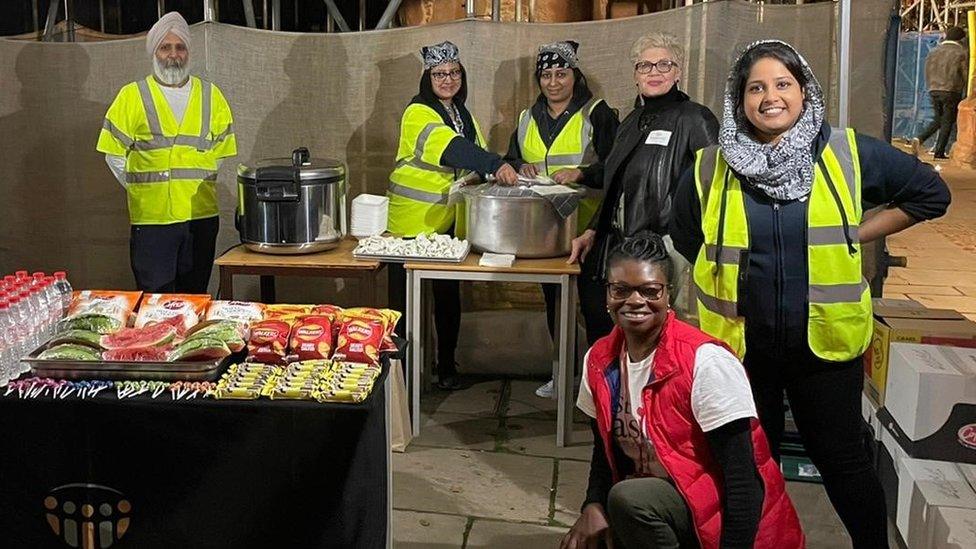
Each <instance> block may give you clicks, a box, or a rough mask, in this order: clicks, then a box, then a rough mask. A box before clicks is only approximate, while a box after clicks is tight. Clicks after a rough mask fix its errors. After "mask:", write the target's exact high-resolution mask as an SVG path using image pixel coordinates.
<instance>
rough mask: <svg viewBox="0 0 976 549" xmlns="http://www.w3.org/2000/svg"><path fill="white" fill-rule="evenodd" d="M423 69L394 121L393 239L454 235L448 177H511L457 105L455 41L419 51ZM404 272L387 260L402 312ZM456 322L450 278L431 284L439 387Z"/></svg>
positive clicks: (453, 372) (452, 385)
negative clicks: (396, 142)
mask: <svg viewBox="0 0 976 549" xmlns="http://www.w3.org/2000/svg"><path fill="white" fill-rule="evenodd" d="M421 55H422V57H423V61H424V73H423V75H422V76H421V77H420V91H419V93H418V94H417V95H415V96H414V98H413V99H412V100H411V101H410V104H409V105H407V109H406V110H405V111H404V113H403V118H402V119H401V120H400V146H399V149H398V151H397V161H396V168H395V169H394V170H393V173H392V174H390V187H389V190H388V191H387V196H389V198H390V210H389V220H388V224H387V228H388V230H389V231H390V232H391V233H393V234H394V235H396V236H405V237H414V236H417V235H418V234H422V233H441V234H453V233H454V231H455V229H456V224H457V221H458V217H457V207H456V206H454V205H450V204H448V200H447V198H448V194H449V193H450V188H451V184H452V183H454V181H456V180H458V179H461V178H463V177H468V176H472V177H475V176H481V177H486V176H488V175H494V176H495V178H496V179H497V180H498V181H499V182H500V183H502V184H506V185H512V184H514V183H515V182H516V181H517V180H518V174H517V173H516V171H515V169H514V168H512V166H510V165H509V164H507V163H505V161H503V160H502V158H501V157H500V156H499V155H497V154H495V153H492V152H489V151H487V150H485V138H484V136H483V135H482V133H481V128H480V127H479V126H478V122H477V121H476V120H475V119H474V117H472V116H471V113H470V112H469V111H468V109H467V108H466V107H465V105H464V101H465V99H466V98H467V95H468V88H467V78H466V75H465V72H464V65H462V64H461V60H460V53H459V51H458V48H457V46H455V45H454V44H452V43H451V42H442V43H440V44H436V45H433V46H426V47H424V48H423V49H422V50H421ZM405 286H406V272H405V271H404V270H403V267H402V266H401V265H397V264H391V265H390V301H391V304H392V306H393V307H396V308H398V309H399V310H403V308H404V304H405V301H406V299H405V296H404V291H405ZM460 324H461V298H460V293H459V286H458V282H457V281H448V280H438V281H434V327H435V329H436V331H437V373H438V382H437V384H438V387H440V388H441V389H445V390H454V389H458V388H459V387H460V384H459V382H458V378H457V367H456V364H455V361H454V351H455V349H456V347H457V339H458V329H459V327H460Z"/></svg>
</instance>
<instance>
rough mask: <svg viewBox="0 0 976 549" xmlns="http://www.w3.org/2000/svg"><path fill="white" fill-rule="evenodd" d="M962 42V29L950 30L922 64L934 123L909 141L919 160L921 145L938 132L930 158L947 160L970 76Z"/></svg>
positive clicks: (965, 51) (966, 54) (967, 57)
mask: <svg viewBox="0 0 976 549" xmlns="http://www.w3.org/2000/svg"><path fill="white" fill-rule="evenodd" d="M965 38H966V33H965V32H963V30H962V29H961V28H959V27H949V28H948V29H946V33H945V39H944V40H943V41H942V43H941V44H939V45H938V46H937V47H936V48H935V49H934V50H932V51H931V52H929V56H928V58H926V60H925V82H926V84H927V85H928V88H929V96H930V97H931V98H932V109H933V110H934V111H935V119H934V120H932V122H931V123H930V124H929V125H928V127H927V128H925V131H923V132H922V133H920V134H919V135H918V137H916V138H915V139H912V152H913V153H914V154H915V156H918V154H919V152H920V150H921V148H922V145H923V144H924V143H925V142H926V141H927V140H928V139H929V138H930V137H932V136H933V135H935V132H939V138H938V140H937V141H936V143H935V149H933V151H932V152H933V156H934V157H935V158H937V159H945V158H949V156H948V155H947V154H946V146H947V145H948V144H949V135H950V134H952V128H953V127H954V126H955V125H956V114H957V113H958V111H959V102H960V101H962V95H963V92H965V91H966V84H967V80H968V76H969V54H968V52H967V50H966V46H965V44H963V40H964V39H965Z"/></svg>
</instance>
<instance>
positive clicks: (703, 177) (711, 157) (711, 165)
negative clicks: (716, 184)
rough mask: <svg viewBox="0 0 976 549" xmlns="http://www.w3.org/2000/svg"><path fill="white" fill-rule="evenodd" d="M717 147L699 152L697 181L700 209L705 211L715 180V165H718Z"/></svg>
mask: <svg viewBox="0 0 976 549" xmlns="http://www.w3.org/2000/svg"><path fill="white" fill-rule="evenodd" d="M718 152H719V147H718V145H712V146H711V147H705V148H704V149H702V151H701V162H700V163H699V168H700V169H699V170H698V180H699V183H700V184H701V196H700V197H699V198H700V199H701V209H702V212H704V211H705V208H706V206H708V193H709V192H710V191H711V190H712V179H714V178H715V165H716V164H717V163H718Z"/></svg>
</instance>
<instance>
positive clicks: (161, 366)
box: [21, 343, 241, 381]
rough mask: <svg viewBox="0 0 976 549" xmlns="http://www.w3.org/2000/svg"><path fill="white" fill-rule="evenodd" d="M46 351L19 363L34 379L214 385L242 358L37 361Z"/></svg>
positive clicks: (32, 355) (37, 351)
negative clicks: (22, 363)
mask: <svg viewBox="0 0 976 549" xmlns="http://www.w3.org/2000/svg"><path fill="white" fill-rule="evenodd" d="M47 347H48V345H47V343H45V344H44V345H41V346H40V347H38V348H37V349H35V350H34V351H33V352H31V353H30V354H29V355H27V356H26V357H24V358H23V359H21V362H25V363H27V364H29V365H30V367H31V370H32V371H33V373H34V375H36V376H38V377H50V378H55V379H108V380H119V381H124V380H146V381H215V380H216V379H217V378H219V377H220V374H222V373H223V372H224V370H225V369H226V368H227V366H228V365H229V364H230V363H232V362H234V361H235V360H239V359H240V354H241V353H237V354H233V355H230V356H228V357H224V358H222V359H220V360H212V361H207V362H123V361H111V362H109V361H103V360H50V359H41V358H38V355H40V354H41V353H42V352H44V350H45V349H47Z"/></svg>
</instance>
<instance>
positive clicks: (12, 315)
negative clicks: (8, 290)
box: [7, 296, 29, 377]
mask: <svg viewBox="0 0 976 549" xmlns="http://www.w3.org/2000/svg"><path fill="white" fill-rule="evenodd" d="M8 303H9V308H8V309H7V318H8V322H9V324H10V326H11V329H10V333H11V334H12V336H13V337H12V341H13V345H11V350H12V351H13V352H12V353H11V357H10V364H11V368H10V372H11V373H10V376H11V377H17V376H18V375H20V373H21V372H22V371H23V368H22V367H21V365H20V358H21V357H23V356H25V355H26V354H27V353H28V352H29V351H26V350H25V349H27V347H28V343H27V319H26V318H25V317H24V314H23V307H21V302H20V297H18V296H14V297H12V298H10V300H9V301H8Z"/></svg>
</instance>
